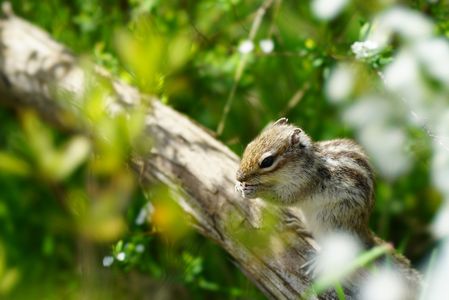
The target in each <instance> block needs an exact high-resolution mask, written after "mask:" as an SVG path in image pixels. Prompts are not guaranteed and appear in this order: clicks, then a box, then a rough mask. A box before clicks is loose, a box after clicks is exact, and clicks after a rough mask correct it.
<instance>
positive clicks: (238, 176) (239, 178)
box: [235, 170, 246, 182]
mask: <svg viewBox="0 0 449 300" xmlns="http://www.w3.org/2000/svg"><path fill="white" fill-rule="evenodd" d="M235 178H236V179H237V181H240V182H243V181H245V179H246V176H245V174H244V173H243V172H242V171H240V170H238V171H237V174H236V176H235Z"/></svg>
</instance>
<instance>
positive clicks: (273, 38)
mask: <svg viewBox="0 0 449 300" xmlns="http://www.w3.org/2000/svg"><path fill="white" fill-rule="evenodd" d="M327 2H328V1H327ZM331 2H332V1H331ZM336 2H338V3H340V2H341V3H340V4H341V5H340V6H341V7H330V8H329V3H327V4H326V1H311V2H309V1H282V0H273V1H246V0H203V1H174V0H164V1H161V0H120V1H108V0H92V1H82V0H73V1H62V0H49V1H33V0H17V1H16V0H14V1H12V5H13V8H14V11H15V13H16V14H17V15H19V16H21V17H23V18H25V19H27V20H29V21H30V22H32V23H34V24H36V25H38V26H40V27H42V28H44V29H45V30H46V31H48V32H49V33H50V34H51V36H52V37H53V38H54V39H56V40H57V41H59V42H61V43H62V44H64V45H66V46H67V47H68V48H70V49H72V50H73V51H74V52H75V53H76V54H77V55H79V56H80V57H82V59H85V60H86V61H87V60H89V61H93V62H94V63H96V64H99V65H102V66H103V67H105V68H106V69H107V70H109V71H110V72H111V73H113V74H114V75H116V76H118V77H119V78H121V79H122V80H124V81H126V82H129V83H131V84H133V85H135V86H137V87H139V89H141V90H142V91H144V92H146V93H151V94H154V95H156V96H158V97H159V98H160V99H162V101H163V102H164V103H166V104H167V105H170V106H172V107H173V108H175V109H176V110H178V111H180V112H182V113H184V114H186V115H188V116H189V117H190V118H191V119H193V120H195V121H196V122H198V123H200V124H201V125H203V126H204V127H207V128H208V129H210V130H211V131H212V132H215V134H216V136H217V138H218V139H220V140H221V141H222V142H223V143H225V144H226V145H228V146H229V147H230V148H231V149H232V150H233V151H235V152H236V153H237V154H239V155H240V154H241V153H242V151H243V149H244V147H245V145H246V144H247V143H248V142H249V141H250V140H251V139H252V138H253V137H254V136H255V135H256V134H257V133H258V132H259V131H260V130H261V129H262V128H263V127H264V126H265V125H266V124H267V123H268V122H270V121H273V120H275V119H277V118H279V117H283V116H286V117H288V118H289V120H290V121H291V122H293V123H295V124H297V125H298V126H300V127H302V128H303V129H304V130H305V131H306V132H308V133H309V135H310V136H311V137H312V138H313V139H314V140H325V139H333V138H340V137H348V138H355V139H356V140H357V141H359V142H360V143H362V145H363V146H364V147H365V148H366V149H367V152H368V153H369V154H370V156H371V158H372V161H373V165H374V167H375V169H376V172H377V185H376V206H375V210H374V212H373V215H372V218H371V228H372V229H373V231H375V232H376V233H377V234H378V235H379V236H381V237H382V238H383V239H386V240H389V241H392V243H393V244H394V245H395V246H396V247H397V248H398V249H399V250H400V251H401V252H403V253H404V254H405V255H406V256H407V257H409V258H410V259H411V261H412V263H413V264H414V265H415V266H418V267H420V266H422V265H424V264H425V263H426V261H427V259H428V257H430V255H431V254H432V253H435V252H434V249H437V246H438V245H439V241H440V240H439V239H440V238H441V237H442V236H444V235H445V234H447V230H448V229H446V231H445V230H444V228H445V226H446V227H449V226H448V221H447V219H448V217H447V214H446V215H444V213H443V212H444V211H447V209H446V210H445V208H444V207H447V205H446V206H445V205H444V203H445V200H444V199H449V197H448V196H447V195H448V194H449V193H448V191H447V190H448V189H449V187H448V186H449V174H448V173H447V171H446V170H448V169H447V168H445V167H449V158H448V157H449V150H448V149H449V147H446V144H449V133H448V130H449V129H447V128H449V121H448V120H449V117H447V116H449V100H448V99H449V88H448V86H449V84H448V78H449V75H448V74H447V72H446V73H445V71H444V70H445V69H444V66H447V64H448V61H449V53H448V50H447V49H449V46H447V39H448V37H449V9H448V7H449V3H448V1H443V0H441V1H430V0H429V1H424V0H408V1H393V0H383V1H362V0H360V1H336ZM323 3H324V4H323ZM398 5H399V6H398ZM331 6H332V5H331ZM337 6H338V5H337ZM391 15H393V16H391ZM407 22H409V23H407ZM379 28H380V29H379ZM376 30H378V31H376ZM382 30H383V32H382ZM379 32H380V33H379ZM376 34H378V35H376ZM380 34H383V35H382V36H381V37H385V36H387V37H388V38H387V40H388V41H381V40H376V39H378V36H379V35H380ZM371 38H372V40H373V41H374V42H372V43H374V44H370V43H367V41H371V40H370V39H371ZM435 41H439V42H435ZM357 42H359V44H356V43H357ZM441 44H442V45H441ZM429 45H430V46H429ZM426 47H427V48H426ZM429 57H432V58H434V60H433V61H432V60H431V59H429ZM398 61H400V62H402V65H400V64H396V65H395V62H398ZM439 64H441V65H442V66H443V67H440V68H438V67H435V66H438V65H439ZM404 66H405V67H404ZM410 66H412V67H410ZM447 70H449V68H448V69H447ZM410 74H411V75H410ZM446 75H448V76H447V77H445V76H446ZM105 89H107V87H100V88H98V87H92V88H91V89H90V90H89V93H87V96H86V98H87V99H86V104H85V106H84V107H83V110H82V111H83V112H84V113H85V116H86V119H88V123H89V122H90V126H91V130H92V131H93V132H94V134H93V136H94V138H93V139H91V140H87V139H86V138H83V137H77V136H75V137H74V136H73V135H71V134H68V133H66V132H61V131H60V130H57V129H55V128H52V127H50V126H49V125H47V124H45V122H43V121H41V120H39V118H38V117H37V116H36V115H35V114H34V113H33V112H31V111H25V110H12V109H11V108H7V107H3V106H0V119H1V126H0V298H1V299H61V298H62V297H66V298H68V299H173V298H175V297H176V298H181V299H212V298H213V299H263V296H262V294H261V293H260V292H259V291H257V289H256V288H255V287H254V286H253V285H252V284H251V283H250V282H249V281H248V280H247V279H246V278H245V277H244V276H243V274H242V273H241V272H240V270H238V269H237V268H236V267H235V266H234V265H233V263H232V260H231V259H230V257H229V256H228V255H227V254H226V253H225V252H224V251H222V250H221V249H220V248H219V247H217V246H216V245H215V244H214V243H212V242H211V241H208V240H206V239H205V238H203V237H202V236H200V235H198V234H197V233H195V232H192V231H191V230H190V229H189V227H188V225H186V224H184V223H183V222H181V221H179V220H181V219H182V215H180V214H181V212H179V211H178V209H177V207H176V205H175V204H173V203H172V202H171V201H170V199H171V198H172V195H171V192H170V191H169V190H167V188H165V187H163V186H152V187H146V188H145V189H143V188H141V187H140V186H139V182H138V181H136V180H135V179H134V177H133V176H132V175H131V172H130V170H129V169H128V168H127V167H126V159H127V158H128V154H129V151H130V146H131V145H132V141H133V138H135V137H136V136H137V135H138V132H139V129H140V128H141V124H139V120H141V115H140V114H139V112H135V115H134V116H135V120H137V121H135V122H134V123H132V122H127V121H126V120H120V119H114V120H110V119H108V118H107V117H105V116H103V115H101V113H99V111H102V109H101V108H100V107H101V95H102V93H105V92H104V90H105ZM0 96H1V95H0ZM130 123H132V124H130ZM220 124H221V125H220ZM446 125H447V127H446ZM104 135H106V136H107V138H106V139H101V138H98V139H95V136H104ZM92 151H93V152H94V153H95V155H92V154H91V153H92ZM73 153H77V154H76V157H75V158H74V157H73ZM205 176H207V174H205ZM446 179H447V180H446ZM438 215H440V216H441V215H443V217H439V219H435V218H436V216H438ZM435 220H437V221H435ZM441 224H443V225H441ZM441 228H443V229H441Z"/></svg>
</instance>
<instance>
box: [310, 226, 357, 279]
mask: <svg viewBox="0 0 449 300" xmlns="http://www.w3.org/2000/svg"><path fill="white" fill-rule="evenodd" d="M319 244H320V247H321V250H320V251H319V253H318V256H317V266H316V269H317V272H318V273H319V274H318V275H321V276H326V277H327V276H330V277H335V278H338V277H339V276H340V272H341V271H342V270H343V269H344V268H345V267H347V265H348V264H349V263H351V262H352V261H353V260H354V259H355V258H356V257H357V255H358V254H359V253H360V251H361V249H362V247H361V245H360V242H359V241H358V240H357V239H356V238H354V237H353V236H351V235H349V234H347V233H343V232H335V233H332V234H329V235H327V236H325V237H324V238H322V239H320V241H319Z"/></svg>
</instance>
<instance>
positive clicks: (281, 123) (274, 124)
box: [273, 118, 288, 126]
mask: <svg viewBox="0 0 449 300" xmlns="http://www.w3.org/2000/svg"><path fill="white" fill-rule="evenodd" d="M287 124H288V119H287V118H280V119H279V120H277V121H276V122H274V123H273V126H276V125H287Z"/></svg>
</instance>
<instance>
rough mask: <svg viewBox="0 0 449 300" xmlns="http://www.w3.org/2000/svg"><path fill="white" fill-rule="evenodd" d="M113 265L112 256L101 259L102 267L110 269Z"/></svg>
mask: <svg viewBox="0 0 449 300" xmlns="http://www.w3.org/2000/svg"><path fill="white" fill-rule="evenodd" d="M113 263H114V258H113V257H112V256H105V257H103V267H110V266H111V265H112V264H113Z"/></svg>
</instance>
